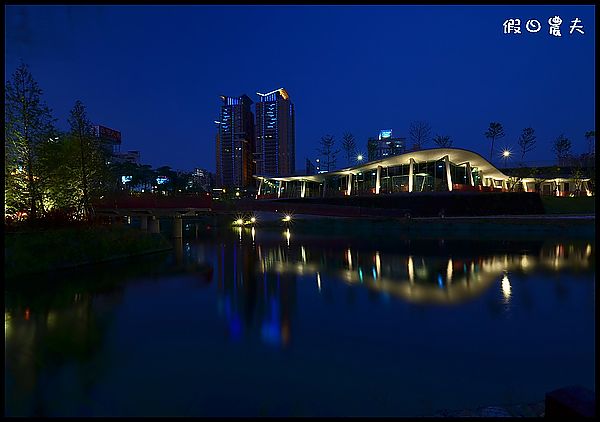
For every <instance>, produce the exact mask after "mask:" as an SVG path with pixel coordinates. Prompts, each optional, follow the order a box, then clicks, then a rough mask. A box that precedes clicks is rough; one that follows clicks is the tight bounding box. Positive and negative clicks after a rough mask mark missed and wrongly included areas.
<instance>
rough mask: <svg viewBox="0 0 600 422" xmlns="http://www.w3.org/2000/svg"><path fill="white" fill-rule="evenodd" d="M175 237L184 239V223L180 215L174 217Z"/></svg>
mask: <svg viewBox="0 0 600 422" xmlns="http://www.w3.org/2000/svg"><path fill="white" fill-rule="evenodd" d="M173 237H174V238H175V239H179V238H182V237H183V222H182V218H181V216H179V215H176V216H175V217H173Z"/></svg>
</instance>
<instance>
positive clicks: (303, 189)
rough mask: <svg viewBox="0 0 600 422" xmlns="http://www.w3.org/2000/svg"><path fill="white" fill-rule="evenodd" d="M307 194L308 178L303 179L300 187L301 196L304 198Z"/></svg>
mask: <svg viewBox="0 0 600 422" xmlns="http://www.w3.org/2000/svg"><path fill="white" fill-rule="evenodd" d="M305 195H306V180H303V181H302V186H301V187H300V198H304V196H305Z"/></svg>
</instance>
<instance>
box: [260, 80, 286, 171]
mask: <svg viewBox="0 0 600 422" xmlns="http://www.w3.org/2000/svg"><path fill="white" fill-rule="evenodd" d="M257 94H258V95H259V96H260V102H258V103H256V155H255V157H256V172H257V173H258V174H265V175H269V176H287V175H290V174H294V172H295V168H296V153H295V151H296V140H295V122H294V118H295V115H294V113H295V112H294V104H293V103H292V101H291V100H290V97H289V95H288V93H287V92H286V90H285V89H283V88H279V89H277V90H275V91H271V92H269V93H266V94H261V93H260V92H257Z"/></svg>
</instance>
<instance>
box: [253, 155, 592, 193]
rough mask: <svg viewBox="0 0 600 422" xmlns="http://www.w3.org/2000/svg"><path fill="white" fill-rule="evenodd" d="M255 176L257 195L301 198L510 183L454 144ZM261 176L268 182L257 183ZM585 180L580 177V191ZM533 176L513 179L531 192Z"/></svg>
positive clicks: (501, 188) (502, 188) (506, 186)
mask: <svg viewBox="0 0 600 422" xmlns="http://www.w3.org/2000/svg"><path fill="white" fill-rule="evenodd" d="M255 177H256V178H257V179H259V180H260V181H261V182H260V184H259V197H260V196H261V195H262V196H264V197H273V196H276V197H301V198H304V197H327V196H343V195H346V196H352V195H370V194H375V195H380V194H389V193H397V192H447V191H490V192H491V191H508V190H509V188H510V189H512V186H510V187H509V185H510V184H511V182H512V181H513V179H511V178H510V177H509V176H508V175H506V174H504V173H503V172H501V171H500V170H498V169H497V168H496V167H494V166H493V165H492V164H491V163H490V162H488V161H487V160H486V159H485V158H483V157H482V156H481V155H479V154H476V153H474V152H472V151H468V150H464V149H459V148H432V149H424V150H420V151H412V152H408V153H405V154H401V155H396V156H393V157H389V158H386V159H383V160H377V161H373V162H369V163H366V164H362V165H358V166H354V167H349V168H346V169H342V170H337V171H331V172H327V173H320V174H314V175H304V176H288V177H269V176H266V175H257V176H255ZM267 180H268V181H269V182H271V183H270V184H265V183H263V181H267ZM565 181H566V180H561V182H565ZM588 181H589V179H582V183H583V186H584V189H586V191H587V182H588ZM534 182H535V179H533V178H531V177H526V178H523V179H522V180H520V181H519V183H520V184H521V186H524V187H525V190H527V191H528V192H535V189H534ZM516 190H518V189H516Z"/></svg>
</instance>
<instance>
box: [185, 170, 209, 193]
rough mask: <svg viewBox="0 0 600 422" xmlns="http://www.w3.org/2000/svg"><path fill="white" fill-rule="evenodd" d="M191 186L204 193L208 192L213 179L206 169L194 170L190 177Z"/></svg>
mask: <svg viewBox="0 0 600 422" xmlns="http://www.w3.org/2000/svg"><path fill="white" fill-rule="evenodd" d="M191 182H192V184H193V186H196V187H200V188H202V189H203V190H205V191H206V192H210V191H211V190H212V188H213V186H214V177H213V175H212V173H211V172H209V171H208V170H206V169H201V168H195V169H194V171H193V172H192V175H191Z"/></svg>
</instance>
